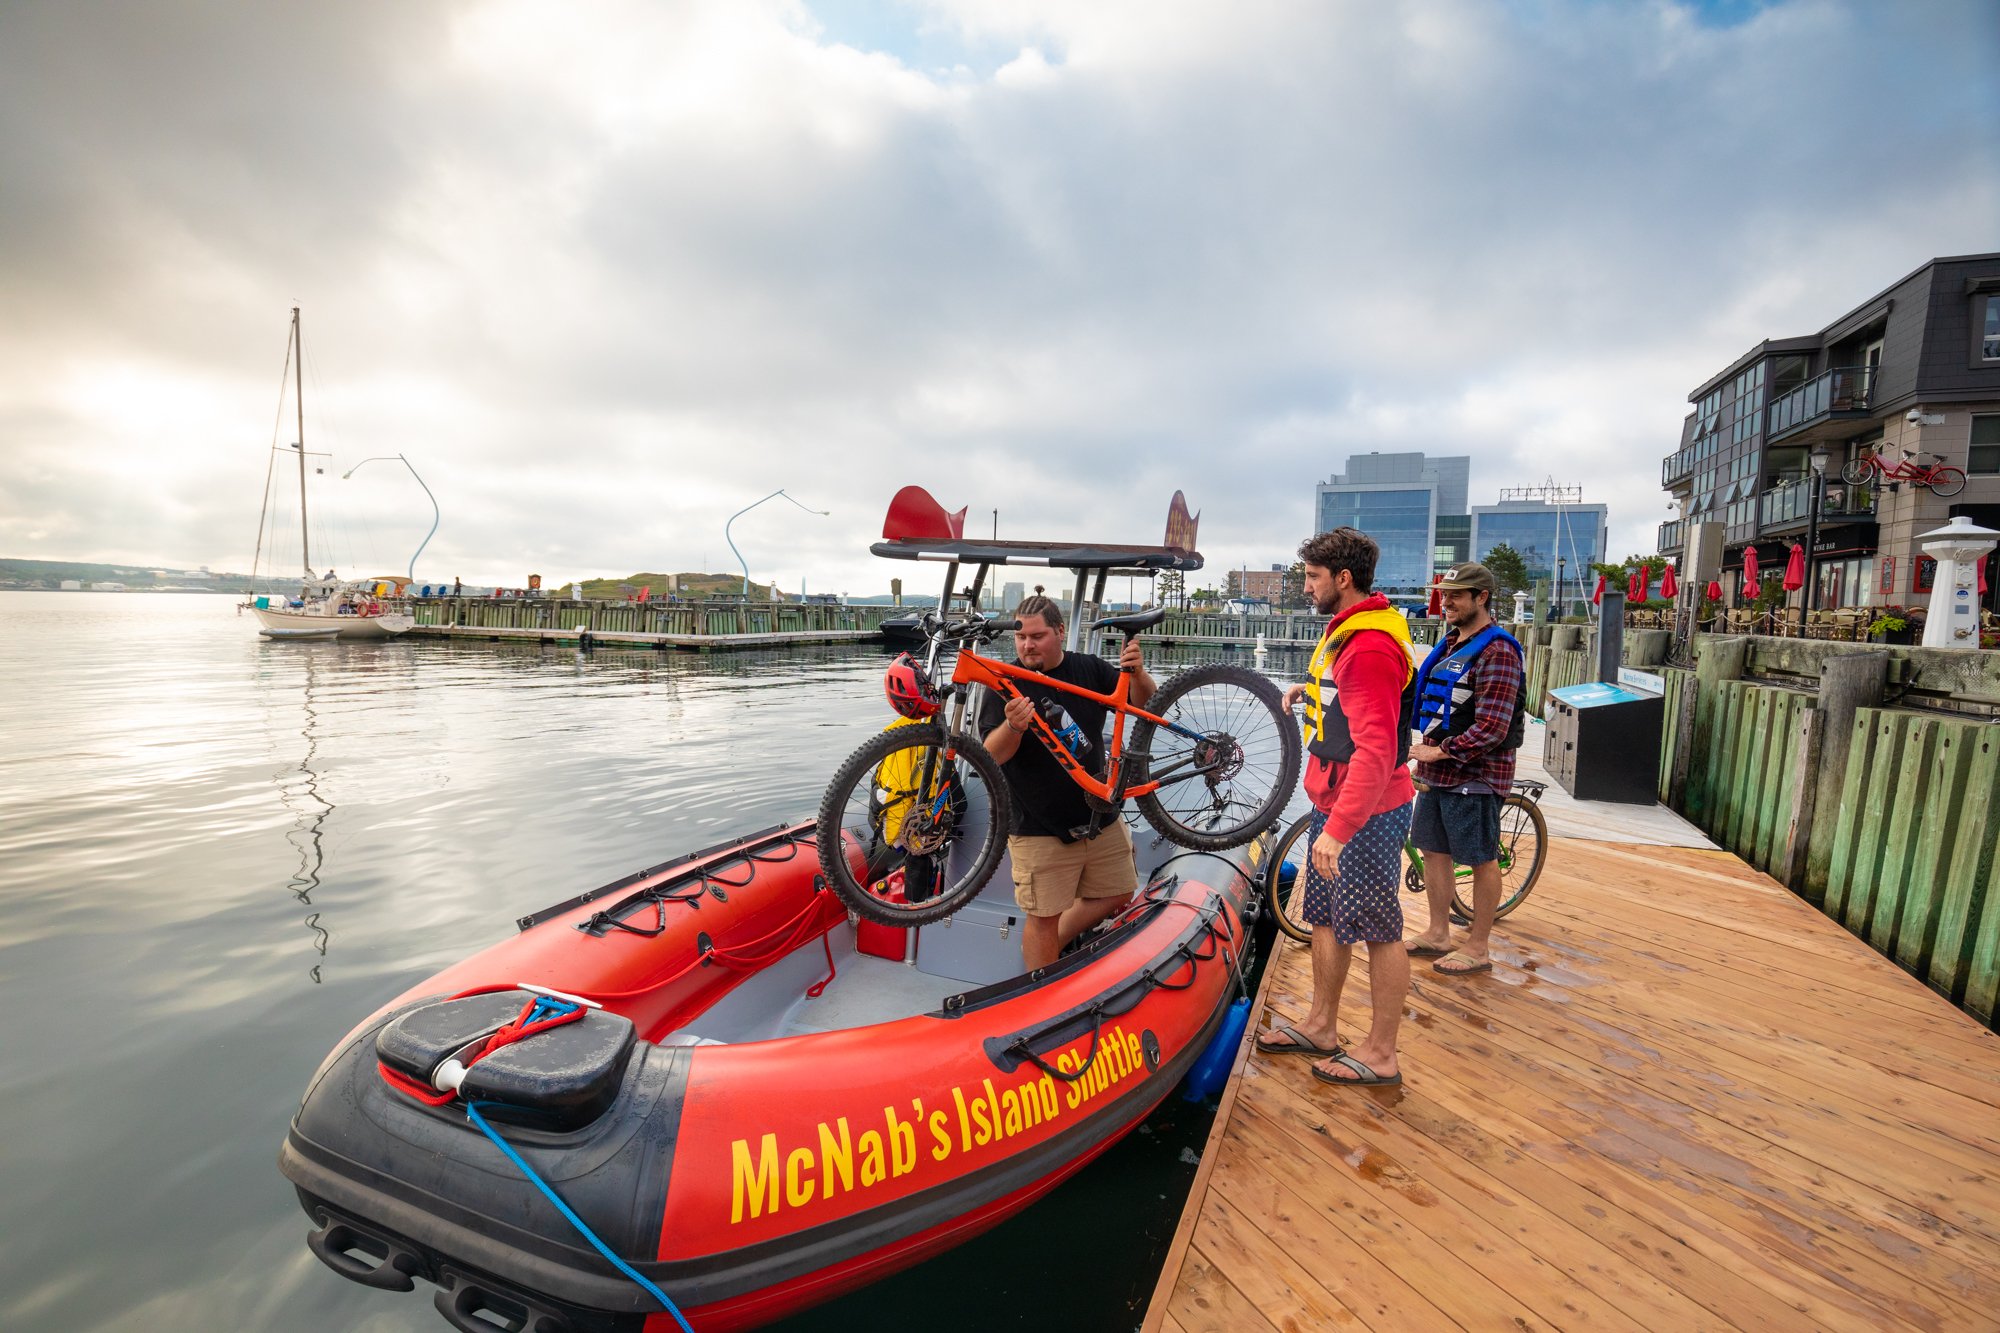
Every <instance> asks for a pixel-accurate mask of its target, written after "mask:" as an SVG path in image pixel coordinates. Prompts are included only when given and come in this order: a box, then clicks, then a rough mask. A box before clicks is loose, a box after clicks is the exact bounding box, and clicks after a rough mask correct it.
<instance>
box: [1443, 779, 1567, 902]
mask: <svg viewBox="0 0 2000 1333" xmlns="http://www.w3.org/2000/svg"><path fill="white" fill-rule="evenodd" d="M1548 856H1549V824H1548V821H1547V820H1546V819H1544V818H1542V808H1541V807H1540V806H1539V805H1536V804H1535V803H1534V802H1533V801H1531V800H1529V799H1528V798H1527V797H1525V796H1509V797H1508V798H1507V799H1506V800H1504V801H1502V802H1501V803H1500V906H1499V907H1498V908H1496V909H1495V910H1494V913H1493V919H1494V920H1496V921H1497V920H1499V919H1500V918H1501V917H1503V916H1505V915H1507V914H1508V913H1509V912H1511V911H1513V910H1514V909H1515V908H1517V907H1519V906H1520V905H1521V904H1522V903H1524V902H1526V901H1527V900H1528V892H1529V890H1531V889H1533V888H1534V887H1535V881H1536V880H1537V879H1538V878H1540V877H1541V873H1542V863H1543V862H1544V861H1546V860H1548ZM1451 910H1452V915H1453V917H1454V918H1456V919H1457V920H1459V921H1471V920H1472V874H1471V872H1470V871H1461V872H1460V873H1459V876H1458V877H1457V878H1456V879H1454V880H1453V881H1452V886H1451Z"/></svg>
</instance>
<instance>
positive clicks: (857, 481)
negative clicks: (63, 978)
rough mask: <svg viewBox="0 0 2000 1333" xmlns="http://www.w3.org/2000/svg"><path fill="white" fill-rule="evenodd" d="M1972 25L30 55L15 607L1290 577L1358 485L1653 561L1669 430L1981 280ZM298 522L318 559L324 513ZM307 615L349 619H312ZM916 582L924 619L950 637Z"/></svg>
mask: <svg viewBox="0 0 2000 1333" xmlns="http://www.w3.org/2000/svg"><path fill="white" fill-rule="evenodd" d="M1996 12H2000V11H1996V8H1995V6H1994V5H1993V4H1992V3H1990V0H1975V2H1973V3H1963V4H1948V3H1935V4H1933V3H1919V2H1914V0H1913V2H1912V3H1897V4H1882V3H1876V2H1870V0H1858V2H1856V3H1833V2H1830V0H1828V2H1822V0H1796V2H1794V3H1772V4H1756V3H1737V2H1732V0H1723V2H1722V3H1707V4H1682V3H1672V2H1671V0H1656V2H1653V3H1641V2H1639V0H1633V2H1631V3H1618V2H1613V0H1599V2H1597V3H1590V2H1586V0H1511V2H1509V3H1497V2H1493V0H1405V2H1403V3H1393V4H1383V3H1380V2H1379V0H1369V2H1367V3H1332V2H1328V3H1319V4H1309V3H1275V4H1274V3H1256V2H1255V0H1232V2H1231V3H1229V4H1221V3H1215V4H1171V3H1168V4H1163V3H1160V0H1091V2H1090V3H1081V4H1080V3H1077V2H1076V0H994V2H992V3H970V2H967V3H958V2H957V0H908V2H907V3H901V2H898V0H838V2H836V0H794V2H792V3H777V2H768V3H766V2H760V0H714V2H712V3H699V2H697V0H652V2H651V3H638V2H636V0H635V2H632V3H621V2H617V0H608V2H606V3H591V2H588V0H573V2H572V3H563V4H556V3H530V2H528V0H496V2H490V3H489V2H483V0H464V2H463V3H425V2H423V0H394V2H393V3H344V4H338V5H270V4H249V3H242V2H241V0H238V2H236V3H218V2H215V0H209V2H207V3H202V2H200V0H180V2H179V3H174V4H166V5H162V4H158V3H151V2H135V3H129V4H122V5H121V4H112V3H92V2H90V0H71V2H68V3H55V2H53V0H48V2H45V3H36V2H35V0H22V2H21V3H14V4H9V5H7V6H5V7H4V9H0V463H4V473H0V476H3V477H4V482H0V556H11V557H30V558H44V559H91V560H94V559H110V560H118V561H133V562H146V563H154V562H165V563H171V564H185V565H196V564H207V565H211V566H213V567H216V568H231V569H245V568H248V567H249V564H250V561H251V556H252V548H253V545H254V543H255V538H256V528H257V514H258V501H259V496H260V494H261V493H262V490H263V486H264V475H265V464H266V460H267V457H268V452H269V450H270V447H271V445H272V443H273V441H274V439H275V440H277V441H278V442H280V443H284V442H287V441H289V440H290V439H292V438H293V431H292V428H291V427H290V425H289V424H288V423H280V422H279V420H278V412H279V382H280V371H281V367H282V365H283V361H284V354H285V334H286V322H287V319H288V316H289V311H290V308H291V307H292V306H293V305H295V304H296V305H299V306H302V307H303V309H304V312H305V315H304V318H305V328H306V340H307V360H306V370H307V382H306V399H307V404H306V405H307V412H308V416H307V423H306V432H307V439H308V444H309V446H310V447H312V448H314V449H316V450H328V451H330V452H331V454H332V458H331V460H330V464H329V465H326V475H325V476H324V477H323V478H316V479H315V483H316V486H317V487H318V488H319V492H322V493H324V495H325V503H324V504H323V505H322V506H321V508H322V509H323V510H324V512H325V513H327V514H328V515H329V524H330V526H329V528H328V533H329V536H328V540H330V541H332V542H333V543H334V544H335V547H336V549H335V552H334V554H335V555H336V557H337V558H338V559H339V560H340V561H341V563H342V564H343V566H344V567H350V568H351V567H353V566H364V565H365V566H367V567H369V568H371V569H374V568H400V567H401V566H402V565H403V564H404V563H405V562H406V561H407V559H408V556H409V552H410V550H411V549H412V548H413V547H414V546H415V544H416V542H417V540H418V539H419V538H421V537H422V536H423V534H424V532H425V530H426V529H427V528H428V526H429V520H430V509H429V504H428V502H426V501H425V499H424V497H423V494H422V492H421V491H420V490H418V489H417V487H416V485H415V483H414V482H413V481H412V480H411V478H410V477H409V475H408V474H407V473H406V472H404V471H403V469H402V468H401V466H400V465H399V464H396V463H394V462H393V461H392V462H389V463H376V464H373V465H372V466H370V467H369V468H367V469H366V470H364V471H362V472H361V473H359V474H358V475H357V476H355V477H354V478H353V479H351V480H346V481H342V480H340V477H339V474H340V472H342V471H345V470H346V469H347V468H348V467H351V466H352V465H353V464H354V463H356V462H358V461H359V460H361V459H363V458H366V457H369V456H371V455H394V454H397V453H401V454H404V455H407V457H408V458H409V460H410V462H411V463H412V464H413V465H414V466H415V467H416V468H417V469H418V471H420V472H421V473H422V476H423V479H424V481H426V482H428V483H429V485H430V487H431V488H432V490H433V491H435V492H436V494H437V497H438V500H439V503H440V505H441V508H442V511H443V523H442V527H441V529H440V531H439V532H438V535H437V537H436V539H435V540H434V541H433V542H432V544H431V546H430V549H429V550H428V551H427V552H426V553H425V556H424V559H423V562H422V567H421V568H420V570H419V575H420V577H422V576H436V577H450V576H453V575H458V576H462V577H463V578H464V579H465V580H466V581H467V582H481V583H485V582H504V583H517V582H521V581H523V580H524V579H525V577H526V575H527V573H529V572H530V571H533V572H539V573H542V574H544V575H545V576H546V577H547V578H548V579H549V580H550V581H551V582H560V581H563V580H567V579H569V578H571V577H576V576H594V575H616V574H623V573H627V572H631V571H633V570H637V569H654V570H670V569H679V568H685V569H700V568H703V567H704V566H706V567H707V568H710V569H718V570H720V569H726V568H730V567H732V566H733V560H732V557H731V556H730V554H729V550H728V548H727V547H726V546H725V544H724V541H723V524H724V521H725V520H726V519H727V518H728V517H729V515H730V514H731V513H732V512H733V511H735V510H737V509H740V508H741V507H742V506H744V505H746V504H748V503H750V502H751V501H753V500H755V499H757V498H758V497H759V496H762V495H765V494H766V493H768V492H770V491H772V490H774V489H776V488H778V487H784V488H786V489H787V490H788V491H789V492H790V493H791V494H792V495H795V496H797V497H799V498H800V499H801V500H802V501H804V502H805V503H806V504H808V505H810V506H811V507H812V508H814V509H825V510H829V511H831V513H830V516H829V517H824V518H822V517H818V516H816V515H810V514H807V513H804V512H801V511H800V510H799V509H797V508H793V507H791V506H789V505H787V504H786V503H785V501H783V500H782V499H780V500H774V501H772V502H771V503H769V504H766V505H764V506H762V507H761V508H759V509H757V510H756V511H754V512H753V513H751V514H749V515H746V516H745V517H744V518H742V519H741V520H739V521H738V522H737V523H736V525H735V529H734V535H735V537H736V539H737V544H738V545H739V546H740V547H741V548H742V549H743V552H744V554H745V555H746V557H747V558H748V560H749V563H750V567H751V570H752V572H753V573H754V574H755V575H756V576H757V577H758V578H760V579H767V578H773V577H775V578H776V579H777V580H778V581H779V582H780V583H781V584H782V585H783V586H786V587H788V588H796V587H797V586H798V585H799V584H800V582H801V581H804V582H805V583H806V585H807V586H808V587H809V588H811V589H813V590H830V591H841V590H845V591H851V592H854V593H857V594H859V593H861V592H864V591H877V590H880V589H881V588H883V587H885V586H886V582H887V579H888V577H889V576H890V575H891V574H894V573H906V572H909V571H908V570H907V569H901V568H894V567H891V566H888V565H887V564H885V563H884V562H880V561H876V560H873V559H872V558H870V557H869V556H868V555H867V554H866V548H867V545H868V543H869V542H870V541H871V540H873V539H874V538H875V537H877V536H878V535H879V532H880V526H881V520H882V513H883V510H884V507H885V506H886V503H887V501H888V498H889V496H890V494H891V493H892V492H893V491H894V489H895V488H896V487H897V486H899V485H901V484H904V483H908V482H915V483H919V484H922V485H925V486H927V487H929V488H930V490H931V491H932V492H933V493H934V494H935V495H936V496H937V497H938V498H939V499H940V500H943V501H945V502H946V503H947V505H948V506H949V507H951V508H957V507H958V506H960V505H965V506H969V507H970V508H971V510H972V511H973V512H972V517H971V519H970V520H969V524H968V526H969V527H971V528H974V529H975V530H979V531H987V530H990V529H991V527H992V525H993V522H994V518H993V514H992V511H993V510H996V509H997V510H998V511H999V513H998V525H999V531H1000V534H1001V535H1002V536H1011V537H1023V538H1073V537H1078V536H1093V537H1097V538H1100V539H1102V540H1110V541H1152V540H1156V539H1157V538H1158V536H1159V534H1160V532H1161V530H1162V528H1163V526H1164V518H1165V514H1166V508H1167V502H1168V499H1169V497H1170V496H1171V495H1172V493H1173V491H1174V490H1175V489H1176V488H1181V489H1185V490H1186V492H1187V494H1188V497H1189V500H1190V502H1191V504H1192V505H1193V506H1194V507H1196V508H1198V509H1199V510H1201V511H1202V525H1201V536H1202V541H1201V544H1202V547H1203V549H1204V551H1205V553H1206V554H1207V556H1208V559H1209V565H1210V568H1211V569H1212V570H1215V571H1218V573H1219V571H1220V570H1221V569H1222V568H1224V567H1226V566H1230V565H1235V564H1240V563H1245V562H1248V563H1251V564H1253V565H1256V564H1265V563H1269V562H1271V561H1278V560H1287V559H1289V556H1290V551H1291V549H1292V547H1293V546H1294V545H1296V543H1297V540H1298V538H1299V537H1300V536H1302V535H1304V533H1305V531H1306V529H1307V525H1308V524H1309V523H1310V521H1311V513H1312V508H1311V500H1312V487H1313V484H1314V482H1315V481H1317V480H1322V479H1324V477H1325V476H1326V475H1327V474H1328V473H1330V472H1333V471H1336V470H1338V469H1339V468H1340V467H1341V465H1342V462H1343V460H1344V459H1345V458H1346V457H1347V455H1348V454H1349V453H1352V452H1366V451H1368V450H1371V449H1380V450H1385V451H1386V450H1402V449H1422V450H1425V451H1429V452H1434V453H1461V454H1462V453H1469V454H1470V455H1471V456H1472V459H1473V464H1472V482H1473V488H1472V489H1473V496H1474V501H1475V503H1478V502H1486V501H1490V500H1491V499H1493V498H1494V495H1493V492H1495V491H1496V490H1497V489H1498V488H1499V487H1501V486H1507V485H1522V484H1528V483H1534V482H1540V481H1543V480H1545V479H1547V478H1549V477H1554V478H1555V479H1556V480H1558V481H1561V482H1565V483H1569V484H1575V485H1581V486H1582V487H1583V488H1584V490H1585V494H1586V498H1587V499H1590V500H1602V501H1605V502H1608V503H1609V504H1610V505H1611V506H1612V545H1613V547H1614V548H1615V549H1616V551H1617V552H1618V553H1620V554H1622V553H1623V552H1624V551H1626V550H1637V549H1645V550H1651V549H1652V547H1651V541H1652V534H1653V529H1654V526H1655V525H1656V524H1657V523H1658V522H1659V521H1660V520H1661V519H1662V518H1664V517H1666V516H1667V509H1666V497H1665V496H1664V494H1663V493H1662V492H1661V491H1660V490H1659V463H1660V460H1661V458H1662V457H1664V456H1665V455H1666V454H1668V453H1670V452H1671V451H1672V450H1673V448H1674V447H1675V445H1676V444H1677V442H1678V433H1679V423H1680V420H1681V418H1682V417H1683V416H1684V415H1685V413H1686V411H1687V405H1686V397H1687V393H1688V391H1689V390H1690V389H1691V388H1693V387H1694V385H1695V384H1696V383H1698V382H1699V381H1700V380H1701V379H1703V378H1704V377H1706V376H1707V375H1708V374H1710V373H1712V372H1713V371H1715V370H1717V369H1719V368H1720V367H1721V366H1722V365H1724V364H1725V363H1726V362H1728V361H1729V360H1730V359H1731V358H1733V357H1735V356H1736V355H1737V354H1739V353H1740V352H1742V351H1744V350H1745V349H1746V348H1748V347H1749V346H1751V345H1752V344H1753V343H1754V342H1756V341H1757V340H1758V339H1760V338H1763V337H1766V336H1781V335H1789V334H1795V333H1802V332H1810V331H1813V330H1816V329H1818V328H1819V327H1821V326H1822V325H1823V324H1825V323H1827V322H1829V321H1830V320H1832V319H1833V318H1834V317H1835V316H1837V315H1839V314H1841V313H1843V312H1845V311H1846V310H1847V309H1848V308H1850V307H1851V306H1853V305H1855V304H1857V303H1859V302H1860V301H1862V300H1864V299H1865V298H1866V297H1868V296H1869V295H1870V294H1872V293H1873V292H1875V291H1877V290H1879V289H1881V288H1883V287H1886V286H1887V285H1889V284H1890V283H1891V282H1892V281H1894V280H1895V279H1897V278H1899V277H1900V276H1902V275H1903V274H1904V273H1906V272H1907V271H1909V270H1910V269H1912V268H1914V267H1916V266H1917V265H1918V264H1920V263H1922V262H1923V261H1924V260H1925V259H1927V258H1929V257H1931V256H1933V255H1942V254H1957V253H1965V252H1970V251H1977V250H1988V249H1995V248H2000V152H1997V151H1996V144H2000V17H1996ZM315 503H316V504H319V503H320V502H319V501H318V500H317V499H316V500H315ZM322 563H324V562H322ZM930 582H931V576H928V575H926V576H924V577H923V579H922V583H923V585H924V586H925V587H928V586H929V583H930Z"/></svg>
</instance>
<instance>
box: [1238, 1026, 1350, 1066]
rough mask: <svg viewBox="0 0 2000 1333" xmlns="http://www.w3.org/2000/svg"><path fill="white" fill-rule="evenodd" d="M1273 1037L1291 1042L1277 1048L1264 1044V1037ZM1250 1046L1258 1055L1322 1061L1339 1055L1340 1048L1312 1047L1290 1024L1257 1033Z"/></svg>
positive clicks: (1310, 1042)
mask: <svg viewBox="0 0 2000 1333" xmlns="http://www.w3.org/2000/svg"><path fill="white" fill-rule="evenodd" d="M1273 1036H1276V1037H1289V1038H1291V1040H1290V1041H1287V1042H1284V1043H1283V1044H1281V1045H1277V1046H1272V1045H1269V1044H1268V1043H1266V1042H1265V1040H1264V1039H1265V1038H1266V1037H1273ZM1252 1044H1253V1045H1254V1046H1256V1048H1257V1051H1258V1053H1259V1054H1260V1055H1309V1056H1311V1057H1312V1058H1313V1059H1315V1060H1324V1059H1326V1058H1327V1057H1328V1056H1335V1055H1339V1054H1340V1053H1341V1048H1340V1047H1338V1046H1335V1047H1332V1048H1330V1049H1329V1048H1327V1047H1323V1046H1315V1045H1313V1043H1312V1041H1311V1040H1310V1039H1309V1038H1307V1036H1306V1034H1305V1033H1303V1032H1301V1031H1299V1030H1298V1029H1297V1028H1295V1027H1293V1026H1292V1025H1291V1024H1290V1023H1281V1024H1279V1025H1278V1026H1277V1027H1274V1028H1270V1029H1268V1030H1266V1031H1263V1032H1260V1033H1258V1034H1257V1039H1256V1041H1255V1042H1253V1043H1252Z"/></svg>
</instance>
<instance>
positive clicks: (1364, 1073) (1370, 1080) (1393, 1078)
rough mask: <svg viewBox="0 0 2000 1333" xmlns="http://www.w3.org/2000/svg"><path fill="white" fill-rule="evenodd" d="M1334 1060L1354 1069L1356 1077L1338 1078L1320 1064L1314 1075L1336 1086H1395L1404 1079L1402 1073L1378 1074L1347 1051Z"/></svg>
mask: <svg viewBox="0 0 2000 1333" xmlns="http://www.w3.org/2000/svg"><path fill="white" fill-rule="evenodd" d="M1333 1062H1334V1063H1335V1064H1337V1065H1344V1066H1345V1067H1347V1068H1348V1069H1351V1070H1353V1071H1354V1077H1353V1078H1338V1077H1336V1076H1334V1075H1332V1074H1329V1073H1327V1072H1326V1071H1325V1070H1324V1069H1321V1068H1320V1067H1319V1066H1318V1065H1314V1066H1313V1069H1312V1076H1313V1077H1314V1078H1316V1079H1318V1080H1319V1081H1320V1082H1322V1083H1331V1084H1333V1086H1334V1087H1336V1088H1393V1087H1395V1086H1397V1085H1398V1084H1400V1083H1401V1082H1402V1081H1403V1076H1402V1074H1401V1073H1395V1074H1378V1073H1376V1072H1375V1071H1374V1070H1372V1069H1370V1068H1369V1067H1368V1066H1367V1065H1364V1064H1362V1063H1361V1062H1360V1061H1359V1060H1357V1059H1355V1058H1354V1057H1353V1056H1351V1055H1349V1054H1347V1052H1345V1051H1342V1052H1341V1053H1340V1054H1338V1055H1336V1056H1334V1057H1333Z"/></svg>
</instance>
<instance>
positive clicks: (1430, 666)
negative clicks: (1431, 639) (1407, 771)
mask: <svg viewBox="0 0 2000 1333" xmlns="http://www.w3.org/2000/svg"><path fill="white" fill-rule="evenodd" d="M1496 639H1497V640H1500V641H1502V642H1504V643H1505V644H1506V647H1507V649H1508V650H1509V651H1511V652H1513V654H1514V656H1515V657H1516V658H1517V659H1518V658H1519V657H1520V656H1521V645H1520V642H1519V641H1518V640H1516V639H1515V638H1514V636H1513V635H1511V634H1509V633H1508V632H1507V631H1506V630H1504V629H1502V628H1500V626H1499V625H1498V624H1497V623H1496V624H1491V625H1488V626H1487V627H1486V628H1485V629H1483V630H1481V631H1479V633H1477V634H1475V635H1473V636H1472V637H1471V638H1469V639H1465V640H1462V641H1460V642H1459V643H1458V644H1456V645H1455V646H1453V647H1452V648H1451V649H1450V650H1449V651H1447V649H1446V648H1445V641H1444V640H1443V639H1439V640H1438V642H1437V646H1436V647H1434V648H1432V649H1431V651H1430V656H1428V657H1426V658H1425V659H1424V664H1423V665H1422V666H1421V667H1418V668H1417V717H1416V728H1417V734H1418V735H1420V736H1424V737H1429V736H1430V735H1431V734H1432V733H1433V732H1434V731H1437V730H1440V729H1442V730H1443V732H1444V734H1445V735H1447V736H1456V735H1459V734H1460V733H1462V732H1464V731H1467V730H1469V729H1470V728H1471V726H1472V723H1473V719H1474V718H1475V716H1476V710H1475V705H1474V704H1473V700H1472V685H1471V684H1470V682H1468V681H1467V680H1466V679H1465V674H1466V672H1468V671H1470V670H1471V669H1472V664H1473V663H1474V662H1475V661H1477V660H1478V659H1479V655H1480V654H1481V653H1483V652H1485V651H1486V647H1487V645H1488V644H1490V643H1492V642H1494V641H1495V640H1496ZM1526 715H1527V700H1526V699H1524V698H1520V697H1516V698H1515V700H1514V718H1513V721H1512V722H1511V723H1510V724H1509V725H1508V728H1507V739H1506V740H1505V741H1504V742H1502V748H1505V749H1509V750H1518V749H1519V748H1521V740H1522V738H1523V736H1524V735H1525V730H1526Z"/></svg>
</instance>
